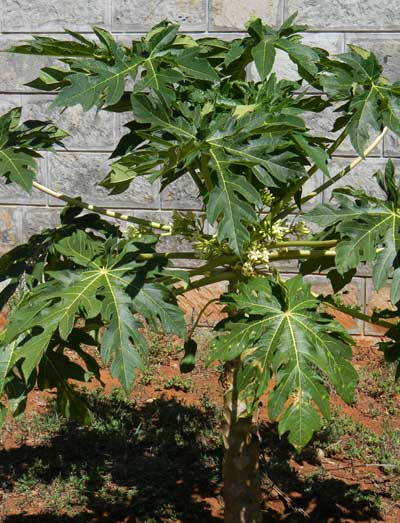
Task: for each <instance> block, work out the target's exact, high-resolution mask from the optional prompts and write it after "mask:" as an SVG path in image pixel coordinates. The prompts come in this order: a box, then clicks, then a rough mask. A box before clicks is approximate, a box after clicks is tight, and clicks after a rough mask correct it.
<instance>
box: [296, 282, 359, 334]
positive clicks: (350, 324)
mask: <svg viewBox="0 0 400 523" xmlns="http://www.w3.org/2000/svg"><path fill="white" fill-rule="evenodd" d="M305 280H306V281H308V282H309V283H311V289H312V291H313V292H315V293H318V294H322V295H324V296H325V295H328V294H332V293H333V290H332V286H331V283H330V281H329V280H328V279H327V278H326V277H325V276H322V275H321V276H320V275H314V274H311V275H309V276H305ZM364 285H365V280H364V279H363V278H357V277H356V278H353V280H352V281H351V282H350V283H349V284H348V285H346V287H344V289H342V291H341V292H340V296H341V298H342V301H343V303H345V304H346V305H358V306H360V307H361V309H362V310H364V292H365V291H364ZM329 313H330V314H332V315H333V316H334V317H335V319H336V320H337V321H338V322H339V323H341V324H342V325H343V326H344V327H345V328H346V329H347V330H348V332H349V333H350V334H362V333H363V324H362V323H363V322H362V321H360V320H356V319H354V318H352V317H351V316H348V315H347V314H344V313H342V312H339V311H335V310H333V309H330V310H329Z"/></svg>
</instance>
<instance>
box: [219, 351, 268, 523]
mask: <svg viewBox="0 0 400 523" xmlns="http://www.w3.org/2000/svg"><path fill="white" fill-rule="evenodd" d="M237 368H238V362H237V361H235V362H232V363H229V364H226V365H225V369H224V370H225V372H224V374H225V375H224V387H225V393H224V422H223V423H224V425H223V440H224V464H223V478H224V502H225V523H261V520H262V516H261V484H260V471H259V455H260V438H259V434H258V430H257V425H256V423H255V420H254V419H253V418H252V417H240V413H241V412H243V411H244V409H245V405H243V404H242V403H241V402H240V401H239V400H238V389H237V385H236V375H237Z"/></svg>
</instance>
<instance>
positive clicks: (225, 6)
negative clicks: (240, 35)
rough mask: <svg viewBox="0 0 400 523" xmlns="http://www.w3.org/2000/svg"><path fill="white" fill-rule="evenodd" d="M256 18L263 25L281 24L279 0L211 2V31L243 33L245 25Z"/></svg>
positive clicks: (218, 0)
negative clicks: (259, 19)
mask: <svg viewBox="0 0 400 523" xmlns="http://www.w3.org/2000/svg"><path fill="white" fill-rule="evenodd" d="M252 16H256V17H259V18H261V19H262V20H263V22H264V23H267V24H269V25H273V26H277V25H279V24H280V22H281V9H280V0H264V1H262V2H260V1H259V0H247V2H246V3H245V4H244V3H243V2H242V1H240V0H211V5H210V30H211V31H237V30H240V31H243V30H244V29H245V24H246V22H248V20H249V19H250V18H251V17H252Z"/></svg>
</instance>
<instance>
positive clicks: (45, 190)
mask: <svg viewBox="0 0 400 523" xmlns="http://www.w3.org/2000/svg"><path fill="white" fill-rule="evenodd" d="M32 185H33V187H35V189H38V190H39V191H41V192H43V193H45V194H48V195H49V196H52V197H53V198H57V199H58V200H62V201H63V202H66V203H68V204H70V205H74V206H75V207H80V208H81V209H87V210H88V211H94V212H96V213H98V214H102V215H104V216H109V217H110V218H115V219H116V220H121V221H124V222H130V223H135V224H137V225H143V226H145V227H151V228H152V229H159V230H161V231H167V232H170V231H171V228H172V227H171V225H167V224H162V223H158V222H152V221H148V220H143V219H141V218H135V217H134V216H128V215H126V214H121V213H120V212H117V211H111V210H110V209H105V208H104V207H98V206H97V205H92V204H90V203H86V202H83V201H81V200H79V199H78V198H72V197H71V196H67V195H66V194H62V193H59V192H57V191H53V190H52V189H50V188H49V187H46V186H45V185H42V184H41V183H38V182H35V181H34V182H33V184H32Z"/></svg>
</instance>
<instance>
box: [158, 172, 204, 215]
mask: <svg viewBox="0 0 400 523" xmlns="http://www.w3.org/2000/svg"><path fill="white" fill-rule="evenodd" d="M198 194H199V191H198V189H197V187H196V184H195V183H194V181H193V180H192V178H191V177H190V176H189V175H185V176H182V177H181V178H179V179H178V180H176V181H175V182H173V183H171V184H170V185H168V187H166V188H165V189H164V190H163V192H162V193H161V208H162V209H201V207H202V203H201V200H200V198H199V197H198Z"/></svg>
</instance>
